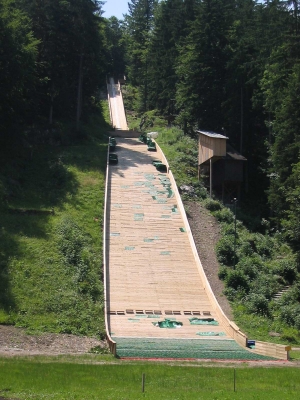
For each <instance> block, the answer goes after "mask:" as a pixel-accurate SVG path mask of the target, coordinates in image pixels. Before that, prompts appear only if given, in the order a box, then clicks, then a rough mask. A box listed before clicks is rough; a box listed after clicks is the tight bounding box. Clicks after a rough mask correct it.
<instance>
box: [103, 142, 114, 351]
mask: <svg viewBox="0 0 300 400" xmlns="http://www.w3.org/2000/svg"><path fill="white" fill-rule="evenodd" d="M108 157H109V146H108V148H107V162H106V181H105V198H104V218H103V277H104V320H105V330H106V340H107V343H108V346H109V349H110V351H111V353H112V354H113V355H114V356H116V354H117V344H116V342H114V341H113V339H112V338H111V336H110V329H109V323H108V309H109V304H108V291H107V285H108V268H109V263H108V257H107V249H106V245H107V231H108V221H107V210H108V204H107V199H108V178H109V175H108V174H109V161H108Z"/></svg>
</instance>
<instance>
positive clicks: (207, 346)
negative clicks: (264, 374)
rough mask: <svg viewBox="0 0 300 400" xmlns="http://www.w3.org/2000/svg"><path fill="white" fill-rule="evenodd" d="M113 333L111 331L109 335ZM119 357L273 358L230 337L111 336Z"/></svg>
mask: <svg viewBox="0 0 300 400" xmlns="http://www.w3.org/2000/svg"><path fill="white" fill-rule="evenodd" d="M112 336H113V335H112ZM113 340H114V341H115V342H116V343H117V355H118V356H119V357H140V358H193V359H220V360H244V361H248V360H249V361H250V360H274V358H272V357H266V356H262V355H259V354H255V353H252V352H250V351H248V350H247V349H244V348H242V347H241V346H239V345H238V344H237V343H236V342H235V341H234V340H232V339H208V338H206V339H201V338H200V337H199V338H195V339H164V338H155V339H153V338H151V339H150V338H148V339H147V338H124V337H114V336H113Z"/></svg>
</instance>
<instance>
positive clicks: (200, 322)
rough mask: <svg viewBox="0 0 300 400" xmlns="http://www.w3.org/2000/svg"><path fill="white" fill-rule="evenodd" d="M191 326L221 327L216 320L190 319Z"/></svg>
mask: <svg viewBox="0 0 300 400" xmlns="http://www.w3.org/2000/svg"><path fill="white" fill-rule="evenodd" d="M189 321H190V324H191V325H219V322H218V321H216V320H215V319H214V318H190V319H189Z"/></svg>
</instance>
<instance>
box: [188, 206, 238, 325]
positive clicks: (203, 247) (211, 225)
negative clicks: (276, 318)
mask: <svg viewBox="0 0 300 400" xmlns="http://www.w3.org/2000/svg"><path fill="white" fill-rule="evenodd" d="M184 206H185V209H186V214H187V217H188V221H189V224H190V227H191V230H192V233H193V237H194V241H195V245H196V248H197V250H198V254H199V257H200V260H201V263H202V266H203V269H204V271H205V274H206V276H207V279H208V281H209V283H210V286H211V288H212V290H213V292H214V294H215V296H216V299H217V300H218V302H219V304H220V306H221V308H222V309H223V311H224V313H225V314H226V316H227V317H228V318H229V319H230V320H232V319H233V315H232V310H231V307H230V304H229V302H228V300H227V298H226V297H225V295H223V290H224V283H223V282H222V281H220V279H219V277H218V271H219V263H218V261H217V257H216V253H215V247H216V244H217V242H218V240H219V238H220V226H219V224H218V222H217V221H216V219H215V218H214V217H213V216H212V215H211V214H210V213H209V211H208V210H207V209H206V208H204V207H203V206H202V205H201V204H199V203H197V202H193V201H186V202H184Z"/></svg>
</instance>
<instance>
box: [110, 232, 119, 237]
mask: <svg viewBox="0 0 300 400" xmlns="http://www.w3.org/2000/svg"><path fill="white" fill-rule="evenodd" d="M110 236H120V233H119V232H111V233H110Z"/></svg>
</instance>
